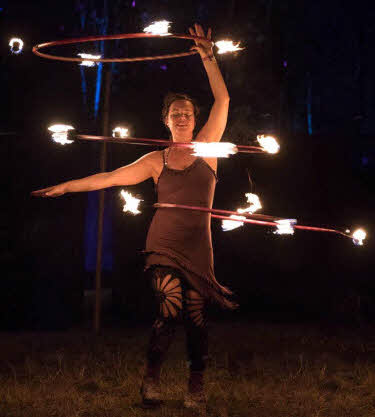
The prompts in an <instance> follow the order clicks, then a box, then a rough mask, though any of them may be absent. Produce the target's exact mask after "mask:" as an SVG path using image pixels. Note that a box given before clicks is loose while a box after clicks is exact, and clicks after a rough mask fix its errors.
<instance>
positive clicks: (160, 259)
mask: <svg viewBox="0 0 375 417" xmlns="http://www.w3.org/2000/svg"><path fill="white" fill-rule="evenodd" d="M163 161H164V164H163V165H164V166H163V170H162V172H161V174H160V176H159V179H158V182H157V184H156V189H157V195H158V203H173V204H183V205H190V206H201V207H208V208H212V202H213V198H214V192H215V186H216V182H217V177H216V174H215V171H214V170H213V169H212V168H211V167H210V166H209V165H208V164H207V162H206V161H205V160H204V159H202V158H200V157H197V158H196V159H195V160H194V162H193V163H192V164H191V165H189V166H188V167H187V168H185V169H183V170H177V169H172V168H169V167H168V165H167V164H166V160H165V152H163ZM143 252H144V254H145V255H146V261H145V270H147V269H149V268H150V267H151V266H153V265H166V266H171V267H174V268H177V269H179V270H180V271H182V272H183V274H184V277H185V278H186V280H187V281H188V283H189V284H190V285H191V286H192V287H193V288H194V289H195V290H196V291H198V292H199V293H200V294H201V295H202V296H203V297H204V298H206V299H207V300H209V301H215V302H217V303H218V304H219V305H221V306H222V307H225V308H229V309H234V308H236V307H237V304H236V303H235V302H233V301H230V300H228V296H229V295H231V294H232V291H230V290H229V289H228V288H226V287H224V286H222V285H220V284H219V283H218V282H217V281H216V279H215V275H214V260H213V250H212V241H211V213H204V212H198V211H191V210H186V209H180V208H158V209H157V210H156V212H155V214H154V217H153V219H152V222H151V225H150V228H149V230H148V234H147V239H146V249H145V250H144V251H143Z"/></svg>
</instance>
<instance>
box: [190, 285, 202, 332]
mask: <svg viewBox="0 0 375 417" xmlns="http://www.w3.org/2000/svg"><path fill="white" fill-rule="evenodd" d="M185 304H186V315H187V320H189V321H191V322H192V323H193V324H194V325H195V326H197V327H201V328H202V327H205V326H206V319H205V299H204V297H202V296H201V295H200V294H199V292H197V291H195V290H192V289H189V290H186V293H185Z"/></svg>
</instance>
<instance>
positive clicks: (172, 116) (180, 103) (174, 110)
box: [165, 100, 195, 141]
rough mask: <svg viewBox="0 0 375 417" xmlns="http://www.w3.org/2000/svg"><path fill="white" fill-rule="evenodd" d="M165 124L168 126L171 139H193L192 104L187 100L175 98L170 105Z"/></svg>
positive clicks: (193, 117) (193, 118) (193, 120)
mask: <svg viewBox="0 0 375 417" xmlns="http://www.w3.org/2000/svg"><path fill="white" fill-rule="evenodd" d="M165 124H166V125H167V126H168V127H169V129H170V131H171V133H172V138H173V140H181V141H184V140H185V141H188V140H191V139H193V130H194V127H195V116H194V105H193V103H192V102H191V101H189V100H176V101H174V102H173V103H172V104H171V105H170V107H169V112H168V116H167V117H166V120H165Z"/></svg>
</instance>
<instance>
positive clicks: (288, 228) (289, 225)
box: [274, 219, 297, 235]
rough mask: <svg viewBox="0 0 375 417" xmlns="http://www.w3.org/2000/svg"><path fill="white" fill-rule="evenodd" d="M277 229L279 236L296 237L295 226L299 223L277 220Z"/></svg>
mask: <svg viewBox="0 0 375 417" xmlns="http://www.w3.org/2000/svg"><path fill="white" fill-rule="evenodd" d="M275 223H277V229H276V230H275V231H274V233H275V234H277V235H294V227H293V226H294V225H295V224H296V223H297V220H296V219H283V220H276V221H275Z"/></svg>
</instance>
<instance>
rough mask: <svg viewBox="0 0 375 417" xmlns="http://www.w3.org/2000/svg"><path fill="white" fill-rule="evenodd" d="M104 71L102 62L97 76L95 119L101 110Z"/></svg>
mask: <svg viewBox="0 0 375 417" xmlns="http://www.w3.org/2000/svg"><path fill="white" fill-rule="evenodd" d="M102 71H103V64H102V63H101V62H100V63H99V65H98V74H97V77H96V90H95V107H94V114H95V119H96V118H97V116H98V112H99V105H100V90H101V86H102Z"/></svg>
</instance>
